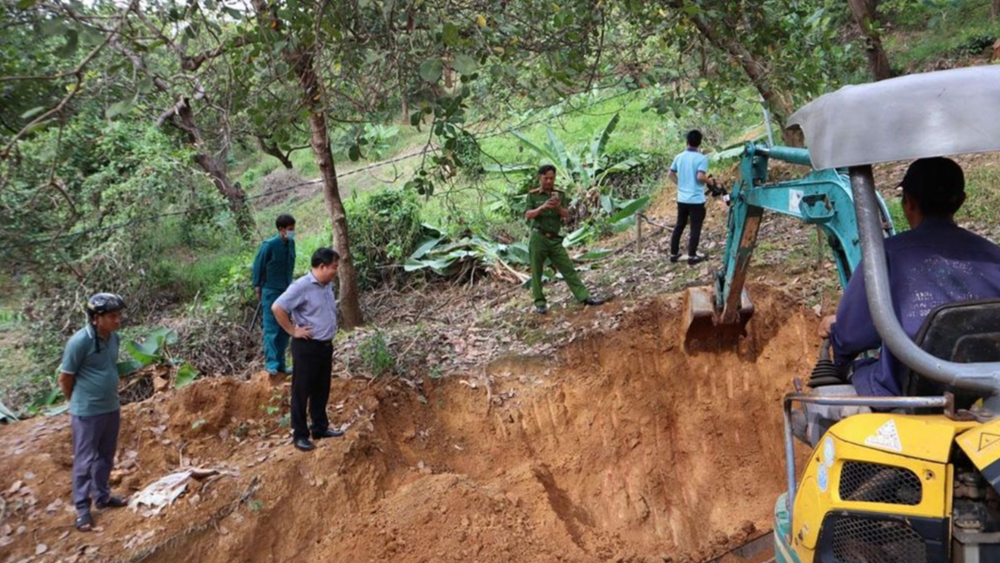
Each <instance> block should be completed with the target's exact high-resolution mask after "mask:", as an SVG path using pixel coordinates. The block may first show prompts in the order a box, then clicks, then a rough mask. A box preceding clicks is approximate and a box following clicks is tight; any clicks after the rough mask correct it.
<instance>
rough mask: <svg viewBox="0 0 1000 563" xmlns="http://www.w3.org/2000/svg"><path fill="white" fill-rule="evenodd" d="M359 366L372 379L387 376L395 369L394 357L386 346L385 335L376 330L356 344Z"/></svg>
mask: <svg viewBox="0 0 1000 563" xmlns="http://www.w3.org/2000/svg"><path fill="white" fill-rule="evenodd" d="M358 356H360V358H361V365H362V366H363V367H364V369H365V371H367V372H368V373H369V374H371V375H372V377H381V376H383V375H388V374H390V373H392V372H393V371H395V369H396V357H395V356H393V355H392V352H391V351H390V350H389V345H388V344H386V341H385V335H384V334H382V331H380V330H378V331H375V332H374V333H372V334H371V335H370V336H368V337H367V338H365V339H364V340H362V341H361V344H358Z"/></svg>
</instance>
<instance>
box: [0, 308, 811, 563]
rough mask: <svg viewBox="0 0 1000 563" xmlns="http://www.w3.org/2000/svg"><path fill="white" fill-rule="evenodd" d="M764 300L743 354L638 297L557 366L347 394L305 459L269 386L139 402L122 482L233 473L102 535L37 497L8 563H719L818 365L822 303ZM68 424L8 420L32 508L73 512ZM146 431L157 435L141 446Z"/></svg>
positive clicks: (347, 387)
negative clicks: (683, 343) (686, 344)
mask: <svg viewBox="0 0 1000 563" xmlns="http://www.w3.org/2000/svg"><path fill="white" fill-rule="evenodd" d="M755 297H756V298H757V310H758V313H757V316H756V317H755V318H754V319H753V321H751V324H750V327H749V330H750V336H749V337H748V338H746V339H744V340H743V341H742V342H741V343H740V344H739V346H738V347H737V348H724V347H720V348H719V349H717V350H715V351H713V352H708V351H700V352H698V353H695V354H690V355H685V354H683V353H681V352H680V348H679V335H678V334H677V329H678V327H679V326H680V319H679V315H680V312H681V308H680V300H679V299H670V300H663V301H649V302H646V303H644V304H643V306H642V307H640V308H638V309H637V310H635V311H633V312H632V313H629V314H628V315H626V317H625V320H624V322H622V324H621V325H620V326H618V327H617V328H615V329H613V330H610V331H608V332H606V333H604V334H591V335H589V336H587V337H585V338H582V339H580V340H577V341H576V342H575V343H574V344H572V345H570V346H569V347H568V348H566V349H564V350H562V351H561V353H560V357H559V358H558V360H556V359H551V360H550V359H544V358H536V359H525V358H512V359H509V360H507V361H502V362H495V363H494V364H492V365H491V366H489V367H488V368H486V369H484V370H483V372H482V373H479V374H473V375H472V376H471V377H469V378H466V379H464V380H463V379H460V378H449V379H445V380H440V381H434V380H430V379H428V380H427V381H425V384H424V386H423V393H424V394H422V395H421V394H418V393H415V392H414V391H413V390H411V389H409V388H408V387H405V386H401V385H400V384H398V383H394V382H393V383H388V384H381V385H380V384H379V383H375V384H368V383H367V382H361V381H345V382H337V383H335V385H334V396H333V397H332V398H331V402H330V404H331V415H332V416H333V419H334V420H337V421H348V420H350V421H352V427H351V429H350V431H349V433H348V436H347V438H345V439H341V440H329V441H325V442H323V443H322V444H321V447H320V448H319V449H318V450H317V451H315V452H313V453H311V454H303V453H300V452H297V451H295V450H294V449H292V448H291V446H290V445H289V444H288V441H287V437H286V434H285V433H286V432H287V429H284V428H281V427H280V426H277V425H276V420H277V419H278V418H280V416H281V413H280V412H272V411H273V410H274V409H268V408H267V406H268V405H277V404H280V403H281V402H282V400H281V391H282V388H281V387H275V388H272V387H271V386H270V384H269V382H268V381H267V378H266V376H265V377H260V378H257V379H255V380H254V381H253V382H250V383H243V384H241V383H237V382H231V381H224V380H214V381H205V382H200V383H197V384H195V385H194V386H192V387H190V388H188V389H185V390H183V391H181V392H179V393H177V394H175V395H173V396H170V397H157V398H156V399H153V400H152V401H148V402H146V403H142V404H139V405H132V406H129V407H128V408H127V409H126V411H125V414H124V418H125V423H124V424H125V429H124V430H123V450H124V451H125V452H126V453H124V454H123V457H125V456H129V455H134V459H135V462H134V465H135V467H134V468H133V470H132V471H131V472H130V473H128V474H127V475H125V476H123V477H122V478H121V483H122V485H123V486H132V487H140V486H142V485H145V484H148V483H149V482H150V481H152V480H153V479H155V478H157V477H159V476H161V475H163V474H165V473H167V472H169V471H171V470H173V469H175V468H176V467H177V466H178V464H180V463H185V464H191V465H202V466H213V467H222V468H224V469H229V470H238V472H239V474H238V475H230V476H223V477H220V478H218V479H215V480H210V481H208V482H205V483H194V484H192V486H191V489H190V490H189V491H188V494H187V495H186V497H185V498H182V499H180V500H179V501H178V502H177V503H175V504H174V505H173V506H172V507H170V508H169V509H168V510H166V511H165V512H164V514H163V515H161V516H158V517H153V518H142V517H141V516H139V515H137V514H134V513H132V512H130V511H120V512H116V513H111V514H99V515H98V518H99V525H101V526H102V527H103V528H104V530H103V532H101V533H98V534H91V535H88V536H84V535H81V534H76V533H71V534H69V535H67V536H65V537H62V536H63V532H64V531H65V530H69V529H70V528H69V527H70V526H71V522H72V514H71V513H70V512H68V511H66V510H65V508H62V509H60V510H58V511H57V512H56V514H54V515H53V514H47V513H46V511H45V510H44V509H41V510H40V511H36V514H35V515H34V517H33V518H32V510H31V509H30V507H29V508H25V507H23V506H22V507H20V508H18V509H17V510H11V511H9V512H10V515H9V516H8V519H7V520H8V522H7V524H9V525H11V526H12V527H13V528H15V529H16V528H18V526H21V525H23V526H25V529H24V530H22V532H21V533H20V534H17V533H13V534H11V535H10V536H9V537H12V538H13V543H9V545H7V546H5V547H0V561H3V560H6V559H8V557H7V556H3V555H2V554H3V553H8V554H9V555H10V557H9V558H10V559H12V560H14V561H17V560H19V559H20V558H21V557H27V556H29V555H32V554H34V553H36V549H38V547H37V546H38V544H39V543H44V544H46V551H45V553H44V554H42V555H40V556H37V557H35V559H34V560H35V561H42V560H47V561H55V560H58V559H59V558H65V557H67V556H68V555H72V554H77V555H78V556H79V559H80V560H86V559H92V560H102V561H104V560H132V561H135V560H146V561H178V560H187V561H209V562H216V561H219V562H221V561H313V560H318V561H352V562H353V561H388V560H392V561H400V562H431V561H490V562H492V561H496V562H499V561H531V562H535V561H537V562H542V561H581V562H589V561H595V562H596V561H700V560H705V559H708V558H710V557H712V556H714V555H718V554H720V553H721V552H724V551H726V550H727V549H728V548H730V547H733V546H735V545H737V544H739V543H741V542H742V541H744V540H745V539H747V538H748V537H751V536H756V535H758V534H759V533H761V532H762V531H764V530H767V529H768V528H769V526H770V516H771V509H772V507H773V504H774V500H775V498H776V496H777V495H778V494H779V493H780V491H781V490H782V487H783V486H784V464H783V459H782V456H783V454H782V451H783V450H782V437H781V414H780V398H781V396H782V394H783V393H785V392H786V391H787V390H789V389H790V387H791V378H792V377H793V376H795V375H803V374H806V373H807V372H808V370H809V368H810V362H811V360H812V358H813V357H814V353H815V352H814V351H815V345H816V339H815V338H814V336H813V335H814V333H815V330H814V327H815V323H816V318H815V315H814V314H813V313H812V312H811V311H806V310H804V309H802V308H799V307H796V306H794V305H793V304H792V303H791V302H790V301H789V300H788V299H787V298H785V297H783V296H781V295H780V294H776V293H772V292H767V291H764V290H762V289H758V290H757V291H756V292H755ZM588 314H589V313H588ZM275 397H277V398H275ZM60 424H61V426H59V425H60ZM65 426H66V424H65V421H62V422H60V421H58V420H56V421H53V420H48V421H30V422H27V423H24V424H19V425H15V426H14V427H12V428H8V429H2V430H0V448H2V451H3V452H4V457H3V460H2V461H0V490H2V491H8V490H9V488H10V487H12V486H13V484H14V481H17V480H22V481H23V477H22V475H23V474H24V473H25V472H29V471H30V472H32V473H34V480H33V481H23V483H24V484H22V487H30V488H31V489H32V492H31V494H32V495H33V496H34V498H35V499H36V506H40V507H45V506H47V505H48V504H49V503H52V502H53V501H54V500H55V499H56V498H63V499H64V501H65V502H68V490H69V471H68V466H69V465H68V464H69V458H68V454H69V447H68V440H69V436H68V432H67V431H66V429H65ZM151 428H152V429H155V431H151V430H150V429H151ZM156 432H158V434H157V433H156ZM140 436H146V438H145V440H146V443H145V444H139V445H138V446H137V447H136V446H133V445H131V444H135V443H136V440H137V437H140ZM32 437H34V438H32ZM165 442H166V443H165ZM26 445H27V446H28V449H27V450H26V449H25V446H26ZM17 448H20V452H21V453H19V454H18V455H11V453H13V452H14V451H16V450H17ZM130 451H135V452H137V453H136V454H129V453H127V452H130ZM4 494H5V498H6V499H7V502H8V503H12V502H14V500H15V497H16V496H17V494H12V495H8V494H7V493H4ZM185 499H187V500H185ZM9 506H12V505H11V504H9ZM37 512H40V514H38V513H37ZM0 525H2V524H0ZM2 533H3V532H2V530H0V534H2ZM88 547H89V548H90V550H89V552H88V549H87V548H88Z"/></svg>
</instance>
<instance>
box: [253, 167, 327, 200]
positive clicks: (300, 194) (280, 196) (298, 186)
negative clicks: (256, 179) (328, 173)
mask: <svg viewBox="0 0 1000 563" xmlns="http://www.w3.org/2000/svg"><path fill="white" fill-rule="evenodd" d="M260 186H261V195H260V197H259V198H258V199H257V202H256V206H257V208H258V209H264V208H267V207H272V206H275V205H278V204H279V203H289V204H291V203H295V202H297V201H300V200H302V199H303V198H305V197H307V196H309V195H312V194H313V193H316V189H317V187H316V184H315V183H310V182H309V181H307V180H306V179H305V178H303V177H302V176H300V175H299V173H298V172H296V171H295V170H285V169H284V168H279V169H277V170H274V171H273V172H271V173H270V174H268V175H267V176H264V178H263V179H261V181H260Z"/></svg>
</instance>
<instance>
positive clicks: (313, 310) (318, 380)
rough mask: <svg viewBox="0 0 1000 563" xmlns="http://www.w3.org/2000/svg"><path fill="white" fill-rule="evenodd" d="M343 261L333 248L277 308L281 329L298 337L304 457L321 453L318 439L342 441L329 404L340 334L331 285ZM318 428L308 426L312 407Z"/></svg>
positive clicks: (296, 381)
mask: <svg viewBox="0 0 1000 563" xmlns="http://www.w3.org/2000/svg"><path fill="white" fill-rule="evenodd" d="M339 262H340V256H339V255H338V254H337V252H336V251H335V250H333V249H332V248H319V249H317V250H316V252H314V253H313V255H312V261H311V264H312V269H311V270H310V271H309V273H308V274H306V275H304V276H302V277H301V278H299V279H297V280H295V282H293V283H292V285H290V286H288V289H287V290H285V292H284V293H282V294H281V297H279V298H278V300H277V301H275V302H274V305H272V306H271V311H272V312H273V313H274V318H275V319H276V320H277V321H278V324H279V325H281V328H282V329H284V330H285V332H287V333H288V334H290V335H292V443H293V444H294V445H295V447H296V448H298V449H299V450H302V451H304V452H308V451H312V450H314V449H316V446H315V445H313V443H312V442H310V441H309V434H310V430H311V433H312V437H313V438H315V439H321V438H336V437H337V436H342V435H343V434H344V433H343V431H341V430H335V429H332V428H330V420H329V419H328V418H327V416H326V403H327V401H329V399H330V378H331V376H332V372H333V337H334V336H336V335H337V299H336V298H335V297H334V295H333V287H332V286H331V283H332V282H333V279H334V278H335V277H336V276H337V267H338V265H339ZM307 406H308V410H309V418H311V419H312V428H310V427H309V425H308V424H307V423H306V407H307Z"/></svg>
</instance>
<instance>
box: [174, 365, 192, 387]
mask: <svg viewBox="0 0 1000 563" xmlns="http://www.w3.org/2000/svg"><path fill="white" fill-rule="evenodd" d="M197 378H198V370H196V369H194V367H193V366H192V365H191V364H188V363H185V364H183V365H182V366H181V367H180V368H178V369H177V375H175V376H174V386H175V387H178V388H179V387H184V386H186V385H190V384H191V383H192V382H194V380H195V379H197Z"/></svg>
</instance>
